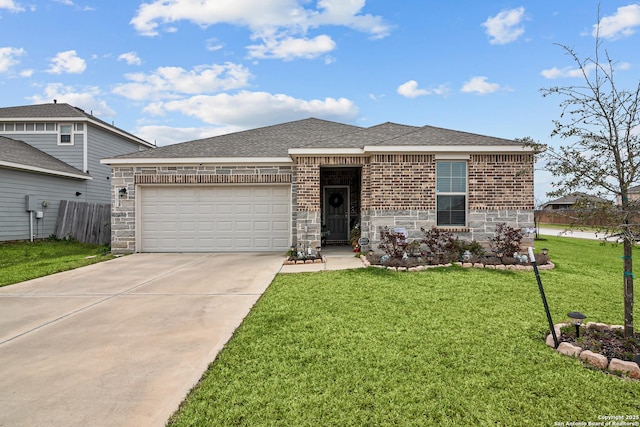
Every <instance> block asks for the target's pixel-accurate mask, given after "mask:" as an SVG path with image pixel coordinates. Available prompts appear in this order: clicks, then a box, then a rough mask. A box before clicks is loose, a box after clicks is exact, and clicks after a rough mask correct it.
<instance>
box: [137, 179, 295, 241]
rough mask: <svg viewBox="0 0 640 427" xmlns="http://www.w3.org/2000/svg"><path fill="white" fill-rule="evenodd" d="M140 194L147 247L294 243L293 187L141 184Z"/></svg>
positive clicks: (141, 216) (140, 227)
mask: <svg viewBox="0 0 640 427" xmlns="http://www.w3.org/2000/svg"><path fill="white" fill-rule="evenodd" d="M139 194H140V197H141V206H140V218H139V221H140V222H141V224H140V226H139V229H140V230H141V236H140V237H141V243H140V249H141V250H142V251H143V252H211V251H261V250H262V251H274V250H286V249H287V248H288V247H289V242H290V233H291V226H290V216H291V207H290V203H291V196H290V194H291V188H290V186H285V185H278V186H269V185H253V186H244V185H236V186H233V185H229V186H182V187H178V186H175V187H173V186H172V187H142V188H141V191H140V192H139Z"/></svg>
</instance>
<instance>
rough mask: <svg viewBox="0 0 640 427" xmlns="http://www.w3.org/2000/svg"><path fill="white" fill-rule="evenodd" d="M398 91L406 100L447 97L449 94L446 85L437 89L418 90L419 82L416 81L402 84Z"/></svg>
mask: <svg viewBox="0 0 640 427" xmlns="http://www.w3.org/2000/svg"><path fill="white" fill-rule="evenodd" d="M396 91H397V92H398V93H399V94H400V95H402V96H404V97H405V98H417V97H418V96H425V95H446V94H447V93H448V92H449V90H448V89H447V87H446V85H440V86H438V87H437V88H435V89H418V82H417V81H415V80H409V81H408V82H406V83H403V84H401V85H400V86H398V89H396Z"/></svg>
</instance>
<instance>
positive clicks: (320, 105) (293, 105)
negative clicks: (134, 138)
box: [146, 91, 358, 128]
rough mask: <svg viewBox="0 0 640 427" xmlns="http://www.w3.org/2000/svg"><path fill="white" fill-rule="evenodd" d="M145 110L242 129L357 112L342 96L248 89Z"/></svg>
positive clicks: (352, 115)
mask: <svg viewBox="0 0 640 427" xmlns="http://www.w3.org/2000/svg"><path fill="white" fill-rule="evenodd" d="M146 111H147V112H149V113H151V112H154V113H163V112H179V113H182V114H184V115H186V116H191V117H196V118H198V119H200V120H202V121H203V122H205V123H209V124H214V125H216V124H222V123H224V124H226V125H232V126H241V127H245V128H252V127H257V126H264V125H267V124H271V123H277V122H284V121H291V120H297V119H302V118H307V117H317V118H322V119H326V120H338V121H351V120H354V119H355V118H356V117H357V115H358V108H357V107H356V105H355V104H354V103H353V102H352V101H350V100H348V99H345V98H340V99H334V98H325V99H324V100H320V99H313V100H309V101H307V100H303V99H297V98H293V97H291V96H288V95H283V94H275V95H274V94H271V93H267V92H249V91H241V92H239V93H237V94H234V95H230V94H226V93H222V94H217V95H196V96H193V97H191V98H188V99H182V100H174V101H168V102H164V103H155V104H153V105H152V106H150V108H149V109H147V110H146Z"/></svg>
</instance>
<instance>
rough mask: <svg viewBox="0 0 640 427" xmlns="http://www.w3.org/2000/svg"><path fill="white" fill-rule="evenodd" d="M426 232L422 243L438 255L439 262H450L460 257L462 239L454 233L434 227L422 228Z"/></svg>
mask: <svg viewBox="0 0 640 427" xmlns="http://www.w3.org/2000/svg"><path fill="white" fill-rule="evenodd" d="M420 230H421V231H422V233H423V234H424V238H423V239H422V243H423V244H424V245H426V246H427V248H428V249H429V252H431V253H432V254H434V255H435V256H436V257H437V262H439V263H441V262H450V261H457V260H458V259H460V253H461V252H460V241H459V240H458V238H457V237H454V235H453V233H451V232H450V231H446V230H441V229H439V228H436V227H432V228H431V229H430V230H425V229H424V228H421V229H420Z"/></svg>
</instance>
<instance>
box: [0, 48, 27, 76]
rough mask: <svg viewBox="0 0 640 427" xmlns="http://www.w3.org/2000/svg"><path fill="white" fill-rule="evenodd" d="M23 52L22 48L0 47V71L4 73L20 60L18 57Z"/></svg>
mask: <svg viewBox="0 0 640 427" xmlns="http://www.w3.org/2000/svg"><path fill="white" fill-rule="evenodd" d="M24 54H25V51H24V49H22V48H17V47H0V73H6V72H7V71H9V69H10V68H11V67H13V66H14V65H18V64H19V63H20V61H19V60H18V57H20V56H22V55H24Z"/></svg>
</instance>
